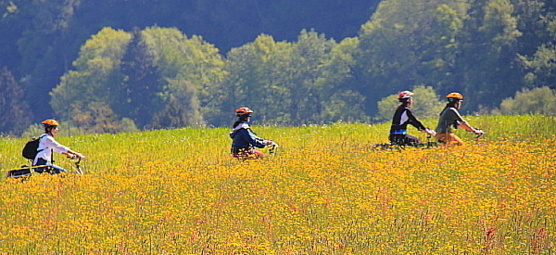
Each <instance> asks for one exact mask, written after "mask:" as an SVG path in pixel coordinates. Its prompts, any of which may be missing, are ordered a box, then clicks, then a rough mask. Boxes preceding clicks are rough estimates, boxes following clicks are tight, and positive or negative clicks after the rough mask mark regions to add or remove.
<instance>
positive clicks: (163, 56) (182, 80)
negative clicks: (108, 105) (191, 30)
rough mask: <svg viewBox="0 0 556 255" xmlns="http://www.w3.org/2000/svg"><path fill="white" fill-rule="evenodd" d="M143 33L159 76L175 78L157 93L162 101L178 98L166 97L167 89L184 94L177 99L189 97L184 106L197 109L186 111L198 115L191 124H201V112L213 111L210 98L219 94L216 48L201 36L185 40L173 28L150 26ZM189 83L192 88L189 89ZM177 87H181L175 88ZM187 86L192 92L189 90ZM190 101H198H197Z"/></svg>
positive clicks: (221, 73) (221, 75)
mask: <svg viewBox="0 0 556 255" xmlns="http://www.w3.org/2000/svg"><path fill="white" fill-rule="evenodd" d="M143 36H144V38H145V42H146V44H147V47H148V48H149V51H150V52H152V53H153V56H154V63H155V65H156V66H157V67H158V68H159V70H160V73H161V75H162V77H163V78H164V79H165V80H167V81H170V80H174V81H179V82H170V83H167V84H166V86H165V87H164V91H163V93H161V94H160V95H161V96H162V100H163V101H165V102H167V103H168V102H176V100H178V99H172V98H169V97H168V96H169V95H170V93H168V92H169V91H172V92H174V93H186V94H184V95H179V96H177V98H181V99H186V98H188V99H190V100H192V103H191V104H188V105H189V106H192V107H193V106H195V107H198V108H196V109H192V110H191V111H189V112H190V113H196V114H199V116H196V117H193V119H195V122H196V124H195V125H200V124H202V123H201V122H204V121H200V120H202V119H204V117H203V115H204V113H210V112H213V111H214V110H215V109H216V108H218V107H217V106H215V103H214V101H216V99H219V96H220V95H221V94H220V93H219V91H220V86H221V84H222V80H223V79H224V77H225V76H226V72H225V71H224V70H223V66H224V60H223V59H222V56H221V55H220V54H219V53H218V49H217V48H215V47H214V45H212V44H209V43H207V42H205V41H204V40H203V39H202V37H199V36H193V37H191V38H189V39H188V38H187V36H186V35H184V34H183V33H181V32H180V31H179V30H177V29H175V28H160V27H150V28H147V29H145V30H144V31H143ZM190 85H192V86H193V87H192V88H190V87H189V86H190ZM180 86H185V87H184V88H179V87H180ZM191 89H194V90H195V91H194V92H192V91H191ZM178 101H180V100H178ZM193 101H195V102H196V101H198V104H197V103H193ZM166 109H167V110H170V109H173V108H166ZM163 111H164V110H163ZM158 115H160V114H158ZM163 115H165V114H163ZM166 115H167V114H166ZM159 123H170V122H159ZM172 125H175V124H172Z"/></svg>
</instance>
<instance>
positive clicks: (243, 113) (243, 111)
mask: <svg viewBox="0 0 556 255" xmlns="http://www.w3.org/2000/svg"><path fill="white" fill-rule="evenodd" d="M251 113H253V110H251V109H249V108H247V107H241V108H238V109H236V116H238V117H241V116H246V117H250V116H251Z"/></svg>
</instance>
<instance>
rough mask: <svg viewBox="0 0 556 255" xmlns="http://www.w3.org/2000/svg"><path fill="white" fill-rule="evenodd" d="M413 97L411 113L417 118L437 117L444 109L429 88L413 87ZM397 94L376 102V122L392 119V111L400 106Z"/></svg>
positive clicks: (434, 92)
mask: <svg viewBox="0 0 556 255" xmlns="http://www.w3.org/2000/svg"><path fill="white" fill-rule="evenodd" d="M412 92H413V93H414V94H415V95H414V96H413V99H412V100H413V105H412V106H411V110H412V112H413V113H414V114H415V116H417V117H418V118H432V117H436V116H438V114H439V113H440V111H442V109H443V107H444V103H443V102H442V101H440V100H439V98H438V95H437V94H436V91H435V90H434V89H433V88H432V87H431V86H422V85H421V86H415V87H414V88H413V90H412ZM397 96H398V94H392V95H389V96H387V97H385V98H383V99H382V100H380V101H379V102H378V109H379V111H378V115H377V117H376V120H378V121H388V120H391V119H392V116H393V114H394V111H395V110H396V108H397V107H398V105H400V103H399V101H398V99H397Z"/></svg>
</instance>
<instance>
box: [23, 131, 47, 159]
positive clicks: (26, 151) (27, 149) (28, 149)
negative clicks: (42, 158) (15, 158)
mask: <svg viewBox="0 0 556 255" xmlns="http://www.w3.org/2000/svg"><path fill="white" fill-rule="evenodd" d="M43 137H44V135H41V136H39V138H32V139H31V140H29V141H28V142H27V143H26V144H25V146H23V150H22V151H21V155H22V156H23V157H24V158H26V159H31V160H33V159H35V157H36V156H37V154H38V153H39V151H38V148H39V143H40V141H41V138H43ZM41 151H42V150H41Z"/></svg>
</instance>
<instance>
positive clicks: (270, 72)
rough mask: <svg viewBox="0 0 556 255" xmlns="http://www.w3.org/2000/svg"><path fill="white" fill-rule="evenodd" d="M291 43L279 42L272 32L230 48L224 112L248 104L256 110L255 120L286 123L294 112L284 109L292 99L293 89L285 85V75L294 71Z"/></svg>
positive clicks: (227, 62)
mask: <svg viewBox="0 0 556 255" xmlns="http://www.w3.org/2000/svg"><path fill="white" fill-rule="evenodd" d="M292 50H293V47H292V44H291V43H287V42H276V41H274V38H272V36H269V35H264V34H263V35H260V36H258V37H257V38H256V39H255V41H253V42H252V43H248V44H246V45H244V46H241V47H239V48H234V49H232V50H230V52H229V53H228V55H227V61H226V67H225V70H226V72H228V73H229V75H228V76H227V77H226V80H225V81H224V82H223V84H224V85H225V86H224V87H223V88H222V91H223V92H224V94H226V95H227V97H226V98H225V100H224V101H223V102H224V103H223V104H222V112H223V113H230V115H231V114H232V113H233V110H234V109H236V108H238V107H241V106H248V107H250V108H252V109H254V110H255V111H256V120H262V121H263V122H269V123H287V122H288V121H289V120H290V118H291V115H290V113H289V111H285V110H284V106H286V107H288V110H289V105H290V102H291V99H290V94H289V93H290V91H289V89H288V88H287V87H286V86H285V85H284V84H285V83H286V82H287V79H288V78H287V77H286V74H291V71H289V70H288V68H289V67H288V65H289V63H290V62H291V61H290V60H289V59H290V58H291V52H292Z"/></svg>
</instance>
